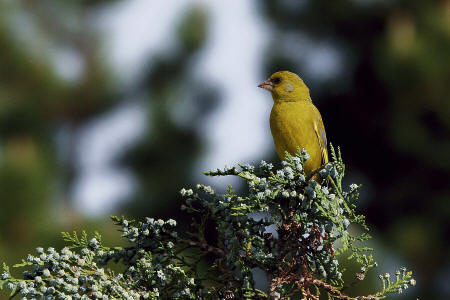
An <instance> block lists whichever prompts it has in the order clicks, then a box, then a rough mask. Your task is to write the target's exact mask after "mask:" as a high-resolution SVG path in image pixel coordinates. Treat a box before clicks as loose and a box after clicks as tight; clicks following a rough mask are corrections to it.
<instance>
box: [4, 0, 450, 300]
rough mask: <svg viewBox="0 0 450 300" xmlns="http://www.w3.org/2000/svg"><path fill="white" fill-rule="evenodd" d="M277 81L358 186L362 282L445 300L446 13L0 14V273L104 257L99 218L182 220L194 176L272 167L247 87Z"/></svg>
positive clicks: (65, 4) (333, 4) (134, 10)
mask: <svg viewBox="0 0 450 300" xmlns="http://www.w3.org/2000/svg"><path fill="white" fill-rule="evenodd" d="M282 69H287V70H291V71H293V72H296V73H298V74H299V75H300V76H301V77H302V78H303V79H304V81H305V82H306V83H307V84H308V86H309V87H310V90H311V94H312V98H313V101H314V102H315V104H316V106H317V107H318V108H319V110H320V111H321V113H322V116H323V119H324V123H325V127H326V130H327V135H328V139H329V141H331V142H332V143H333V144H334V145H339V146H341V148H342V151H343V157H344V161H345V162H346V163H347V168H348V172H347V180H348V183H351V182H356V183H362V184H363V189H362V190H363V193H362V197H361V202H360V210H361V213H363V214H365V215H367V220H368V222H369V225H370V227H371V228H372V234H373V236H374V240H373V246H374V247H375V248H376V250H377V251H376V259H377V260H378V261H379V262H380V267H379V268H378V270H377V271H378V272H379V273H382V272H388V271H390V272H392V271H393V270H395V269H396V268H398V267H401V266H403V265H404V266H407V267H408V268H411V269H413V270H414V271H415V276H416V279H417V282H418V285H417V287H414V288H412V289H411V290H409V291H408V292H407V294H406V295H404V296H403V297H401V299H416V298H420V299H449V298H450V285H449V284H448V282H449V281H450V255H449V253H450V247H449V238H450V222H449V217H450V205H449V200H450V199H449V198H450V1H449V0H440V1H431V0H428V1H426V0H423V1H419V0H403V1H401V0H397V1H394V0H392V1H389V0H378V1H377V0H335V1H327V0H297V1H295V0H283V1H275V0H272V1H237V0H236V1H194V0H183V1H158V2H156V1H138V0H136V1H134V0H133V1H131V0H130V1H123V2H122V1H101V0H97V1H90V0H85V1H56V0H45V1H25V0H24V1H18V0H17V1H12V0H9V1H8V0H1V1H0V197H1V206H0V225H1V226H0V261H5V262H6V263H8V264H13V263H15V262H17V261H18V260H19V259H20V258H21V257H23V256H25V255H26V254H27V253H30V252H32V251H33V249H34V248H35V247H36V246H38V245H42V246H49V245H52V246H61V245H62V244H61V241H60V236H59V232H61V231H72V230H82V229H86V230H88V231H91V232H92V231H93V230H94V229H97V230H99V231H100V232H101V233H102V234H104V236H105V238H106V240H107V241H108V242H109V243H111V244H112V243H115V244H117V241H118V236H119V234H118V233H117V232H116V231H115V228H113V227H112V225H111V224H110V222H109V220H108V217H107V216H108V215H110V214H119V215H122V214H123V215H126V216H129V217H143V216H160V217H175V218H181V219H183V216H182V215H181V214H180V211H179V208H178V207H179V205H180V203H179V197H178V191H179V190H180V189H181V188H182V187H183V186H189V185H193V184H195V183H197V182H200V181H202V182H206V183H210V184H211V183H212V184H215V185H224V183H223V182H219V181H215V182H211V180H209V179H208V180H207V179H205V178H202V177H201V171H205V170H207V169H213V168H217V167H223V165H225V164H228V165H232V164H236V163H237V162H245V161H249V162H258V161H260V160H261V159H265V160H272V161H277V160H278V158H277V157H276V156H275V151H274V149H273V145H272V140H271V136H270V130H269V126H268V117H269V111H270V107H271V101H272V100H271V99H270V96H269V95H268V94H266V93H264V91H262V90H258V89H257V88H256V85H257V84H258V83H260V82H261V81H263V80H265V79H266V78H267V77H268V76H269V75H270V74H271V73H272V72H274V71H277V70H282ZM233 184H239V183H236V182H233ZM373 273H374V275H375V272H374V271H373ZM372 277H374V276H372ZM375 284H378V282H376V281H374V280H368V282H367V283H366V285H365V286H364V285H363V286H360V287H359V288H357V289H356V290H355V291H354V292H358V291H367V292H370V291H373V290H374V289H375ZM0 297H2V295H0Z"/></svg>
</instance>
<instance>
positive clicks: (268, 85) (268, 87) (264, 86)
mask: <svg viewBox="0 0 450 300" xmlns="http://www.w3.org/2000/svg"><path fill="white" fill-rule="evenodd" d="M258 87H259V88H262V89H265V90H268V91H269V92H271V91H272V89H273V83H272V81H270V80H266V81H264V82H263V83H261V84H260V85H258Z"/></svg>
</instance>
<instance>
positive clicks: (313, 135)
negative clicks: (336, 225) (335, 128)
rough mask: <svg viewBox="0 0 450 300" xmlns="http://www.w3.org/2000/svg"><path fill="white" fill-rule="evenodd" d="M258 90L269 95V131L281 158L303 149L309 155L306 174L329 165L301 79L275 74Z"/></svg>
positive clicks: (285, 73)
mask: <svg viewBox="0 0 450 300" xmlns="http://www.w3.org/2000/svg"><path fill="white" fill-rule="evenodd" d="M259 87H261V88H264V89H266V90H269V91H270V92H271V94H272V98H273V101H274V104H273V107H272V111H271V113H270V130H271V131H272V136H273V141H274V143H275V149H276V151H277V153H278V156H279V157H280V159H284V156H285V152H286V151H287V152H288V153H290V154H296V152H297V149H298V148H300V149H302V148H304V149H306V151H307V152H308V154H309V155H310V159H309V160H308V161H306V163H305V166H304V168H305V173H306V174H310V173H311V172H313V171H314V170H316V169H317V168H319V167H320V166H321V165H322V164H324V163H326V162H328V154H327V137H326V134H325V127H324V125H323V122H322V117H321V116H320V113H319V111H318V110H317V108H316V107H315V106H314V104H313V103H312V101H311V97H310V95H309V89H308V87H307V86H306V85H305V84H304V82H303V81H302V80H301V79H300V77H298V76H297V75H296V74H294V73H291V72H288V71H281V72H276V73H274V74H272V76H270V78H269V79H268V80H266V81H265V82H263V83H262V84H260V85H259Z"/></svg>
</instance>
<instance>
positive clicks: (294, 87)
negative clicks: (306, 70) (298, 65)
mask: <svg viewBox="0 0 450 300" xmlns="http://www.w3.org/2000/svg"><path fill="white" fill-rule="evenodd" d="M258 87H260V88H263V89H265V90H268V91H270V93H271V94H272V98H273V100H274V101H275V102H291V101H300V100H311V97H310V96H309V89H308V87H307V86H306V84H305V83H304V82H303V80H302V79H301V78H300V77H299V76H298V75H297V74H294V73H292V72H289V71H279V72H275V73H273V74H272V75H271V76H270V77H269V79H267V80H266V81H264V82H263V83H261V84H260V85H258Z"/></svg>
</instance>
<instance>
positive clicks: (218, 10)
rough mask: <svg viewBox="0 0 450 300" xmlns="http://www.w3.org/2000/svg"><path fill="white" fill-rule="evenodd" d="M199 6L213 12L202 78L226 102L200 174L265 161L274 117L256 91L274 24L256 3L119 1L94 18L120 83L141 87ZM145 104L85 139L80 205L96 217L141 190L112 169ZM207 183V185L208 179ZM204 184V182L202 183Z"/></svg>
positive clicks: (213, 119)
mask: <svg viewBox="0 0 450 300" xmlns="http://www.w3.org/2000/svg"><path fill="white" fill-rule="evenodd" d="M195 3H200V4H202V5H203V6H205V7H206V8H207V10H208V12H209V13H210V29H209V30H210V31H209V37H208V40H207V43H206V45H205V48H204V49H203V50H202V52H201V54H200V56H199V59H198V62H197V64H196V65H195V71H194V72H195V73H197V74H198V75H199V77H200V78H203V79H204V80H209V81H211V82H212V83H213V84H216V85H217V86H219V87H221V88H222V90H221V92H222V95H223V102H222V104H221V106H220V107H219V108H218V109H217V110H216V111H215V112H214V113H212V114H211V115H210V116H208V118H207V121H206V122H205V123H204V124H203V128H202V131H203V132H204V134H205V135H206V137H207V142H208V145H209V151H208V154H207V155H206V157H205V158H204V160H203V161H201V162H200V163H199V165H198V166H197V168H196V169H195V170H192V171H193V174H201V172H202V171H205V170H209V169H215V168H217V167H223V166H224V165H231V164H235V163H236V162H245V161H250V160H254V159H260V158H262V157H263V156H264V155H265V154H266V153H268V151H272V149H271V148H272V147H273V146H272V138H271V136H270V131H269V125H268V118H269V111H270V107H271V104H272V100H271V97H270V95H268V94H267V93H264V91H262V90H260V89H258V88H257V87H256V85H257V84H258V83H259V82H260V81H261V80H263V79H264V78H262V77H261V70H260V69H259V68H260V65H261V61H262V55H263V52H264V50H265V46H266V42H267V41H268V40H269V38H270V31H269V28H268V27H267V25H266V24H265V23H264V22H263V20H261V18H260V16H259V15H258V12H257V11H256V9H257V8H256V2H255V1H241V0H231V1H207V0H203V1H199V0H197V1H194V0H182V1H180V0H177V1H175V0H173V1H146V0H134V1H126V2H125V1H124V2H119V3H117V4H115V5H113V6H110V7H108V8H107V9H105V10H103V11H101V12H100V14H99V15H96V16H95V18H96V19H95V23H96V24H97V25H98V26H99V29H100V30H101V32H102V36H103V37H104V38H105V42H106V45H107V46H106V47H105V49H106V50H107V51H106V54H107V55H108V60H109V61H110V63H111V66H112V67H113V70H115V71H116V73H117V75H118V77H119V79H120V81H121V84H124V85H127V84H130V83H133V81H135V80H136V79H137V78H138V76H139V74H140V72H141V71H142V69H141V67H142V66H143V65H144V64H143V63H144V60H145V59H146V58H148V56H149V55H152V54H157V53H159V52H161V51H162V50H165V49H166V48H164V47H168V46H170V43H171V42H172V41H171V40H168V37H171V36H172V35H171V31H172V30H174V26H173V25H175V23H176V22H177V21H179V16H180V14H182V13H183V12H185V11H186V9H187V7H189V6H190V5H193V4H195ZM144 111H145V110H143V109H141V108H140V106H139V104H137V103H135V102H132V104H131V105H125V106H122V107H118V108H116V109H115V110H113V111H111V112H109V113H107V114H106V115H104V116H102V117H100V118H99V119H98V120H96V121H94V122H93V123H92V124H89V125H88V126H86V128H84V129H83V130H82V132H81V138H80V142H79V146H78V157H79V165H80V172H81V176H80V177H79V178H78V180H77V182H76V183H75V186H74V190H73V196H74V199H75V203H76V206H77V207H78V209H80V210H81V211H83V212H85V213H87V214H90V215H102V214H106V213H109V212H110V211H111V210H112V209H113V208H114V206H115V205H116V204H117V202H118V201H120V200H121V199H124V198H126V197H127V196H128V195H130V194H131V193H132V191H133V188H134V180H133V177H132V174H131V173H129V172H127V171H126V170H121V169H117V168H116V167H114V166H113V165H112V161H113V160H114V157H115V156H117V154H119V152H120V151H121V150H122V149H123V147H124V146H126V145H127V144H130V142H132V141H133V140H134V139H135V138H137V137H138V136H139V134H140V133H141V132H142V130H143V126H144V124H145V118H146V116H145V114H144ZM202 179H204V178H202ZM203 181H204V180H203Z"/></svg>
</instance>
